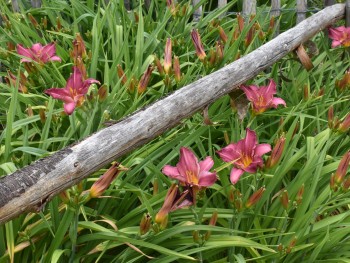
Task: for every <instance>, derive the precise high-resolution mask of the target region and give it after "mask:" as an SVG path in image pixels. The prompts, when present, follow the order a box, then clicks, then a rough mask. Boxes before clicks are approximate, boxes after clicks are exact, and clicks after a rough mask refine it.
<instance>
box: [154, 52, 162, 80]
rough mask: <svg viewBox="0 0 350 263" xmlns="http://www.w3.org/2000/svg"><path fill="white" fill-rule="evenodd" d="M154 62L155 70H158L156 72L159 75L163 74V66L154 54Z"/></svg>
mask: <svg viewBox="0 0 350 263" xmlns="http://www.w3.org/2000/svg"><path fill="white" fill-rule="evenodd" d="M154 63H155V64H156V67H157V70H158V73H159V75H160V76H164V69H163V66H162V64H161V63H160V60H159V58H158V57H157V56H156V55H154Z"/></svg>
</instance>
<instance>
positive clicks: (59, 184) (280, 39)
mask: <svg viewBox="0 0 350 263" xmlns="http://www.w3.org/2000/svg"><path fill="white" fill-rule="evenodd" d="M344 10H345V5H344V4H337V5H333V6H330V7H327V8H326V9H324V10H322V11H320V12H319V13H317V14H315V15H313V16H312V17H310V18H308V19H306V20H305V21H303V22H301V23H300V24H298V25H297V26H295V27H294V28H292V29H290V30H288V31H286V32H285V33H283V34H281V35H279V36H277V37H276V38H274V39H273V40H272V41H270V42H268V43H267V44H265V45H263V46H261V47H260V48H258V49H257V50H255V51H253V52H251V53H250V54H248V55H246V56H244V57H242V58H241V59H239V60H237V61H235V62H233V63H231V64H229V65H227V66H226V67H224V68H222V69H220V70H218V71H216V72H214V73H212V74H210V75H208V76H206V77H204V78H202V79H199V80H198V81H196V82H194V83H191V84H189V85H187V86H186V87H183V88H182V89H180V90H178V91H176V92H175V93H173V94H171V95H170V96H168V97H166V98H164V99H162V100H160V101H157V102H155V103H154V104H152V105H151V106H149V107H148V108H146V109H142V110H140V111H138V112H137V113H135V114H133V115H132V116H130V117H127V118H126V119H124V120H122V121H120V122H119V123H117V124H114V125H112V126H110V127H108V128H105V129H103V130H101V131H99V132H97V133H96V134H93V135H92V136H90V137H88V138H86V139H85V140H83V141H82V142H80V143H78V144H75V145H73V146H69V147H67V148H65V149H63V150H61V151H58V152H56V153H55V154H53V155H51V156H49V157H47V158H44V159H41V160H38V161H36V162H34V163H33V164H31V165H29V166H27V167H24V168H23V169H21V170H18V171H16V172H15V173H13V174H10V175H8V176H6V177H3V178H1V179H0V223H4V222H6V221H8V220H10V219H12V218H14V217H16V216H18V215H20V214H22V213H24V212H27V211H37V210H38V209H40V208H41V207H42V206H43V204H45V203H46V202H47V201H48V200H50V199H51V198H52V197H53V196H55V195H57V194H58V193H60V192H62V191H63V190H65V189H67V188H69V187H71V186H72V185H75V184H77V183H78V182H80V181H81V180H83V179H84V178H86V177H88V176H89V175H90V174H91V173H93V172H95V171H97V170H99V169H100V168H101V167H103V166H105V165H106V164H108V163H110V162H111V161H113V160H115V159H116V158H118V157H121V156H123V155H125V154H126V153H128V152H130V151H131V150H133V149H135V148H136V147H138V146H140V145H143V144H145V143H146V142H149V141H150V140H152V139H153V138H155V137H156V136H158V135H160V134H161V133H163V132H164V131H165V130H167V129H169V128H172V127H174V126H176V125H177V124H178V123H179V122H180V121H181V120H182V119H184V118H187V117H189V116H191V115H193V114H194V113H195V112H197V111H199V110H201V109H203V108H204V107H205V106H206V105H208V104H210V103H211V102H213V101H215V100H217V99H218V98H220V97H222V96H224V95H225V94H228V93H229V92H231V91H233V90H234V89H236V88H237V86H238V85H240V84H242V83H244V82H246V81H247V80H249V79H251V78H254V77H255V76H256V75H257V74H258V73H259V72H261V71H262V70H264V69H266V68H268V67H270V66H271V65H272V64H274V63H275V62H276V61H278V60H279V59H281V58H282V57H284V56H285V55H287V54H288V53H289V52H291V51H293V50H294V49H295V48H297V47H298V46H299V45H300V44H301V43H303V42H305V41H306V40H308V39H309V38H311V37H312V36H314V35H315V34H317V33H318V32H320V31H321V30H322V29H324V28H325V27H327V26H329V25H331V24H332V23H334V22H336V21H337V20H339V19H341V18H342V17H343V16H344Z"/></svg>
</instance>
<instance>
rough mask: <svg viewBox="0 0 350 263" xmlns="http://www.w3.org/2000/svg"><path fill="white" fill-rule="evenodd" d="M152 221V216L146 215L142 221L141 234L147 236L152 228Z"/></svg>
mask: <svg viewBox="0 0 350 263" xmlns="http://www.w3.org/2000/svg"><path fill="white" fill-rule="evenodd" d="M151 219H152V217H151V216H150V214H148V213H147V214H144V215H143V217H142V219H141V223H140V234H141V235H144V234H146V233H147V232H148V231H149V229H150V228H151Z"/></svg>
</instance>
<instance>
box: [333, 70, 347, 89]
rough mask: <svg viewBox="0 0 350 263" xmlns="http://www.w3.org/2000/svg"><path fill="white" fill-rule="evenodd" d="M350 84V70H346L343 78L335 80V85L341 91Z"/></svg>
mask: <svg viewBox="0 0 350 263" xmlns="http://www.w3.org/2000/svg"><path fill="white" fill-rule="evenodd" d="M349 84H350V70H348V71H346V72H345V74H344V77H343V78H342V79H341V80H336V81H335V87H336V88H337V89H339V90H340V91H344V90H345V89H346V88H348V87H349Z"/></svg>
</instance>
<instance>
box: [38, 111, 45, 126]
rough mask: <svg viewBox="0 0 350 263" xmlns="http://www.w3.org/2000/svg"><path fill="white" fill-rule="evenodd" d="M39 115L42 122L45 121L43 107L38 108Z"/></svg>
mask: <svg viewBox="0 0 350 263" xmlns="http://www.w3.org/2000/svg"><path fill="white" fill-rule="evenodd" d="M39 117H40V120H41V122H42V123H45V121H46V115H45V110H44V109H40V110H39Z"/></svg>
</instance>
